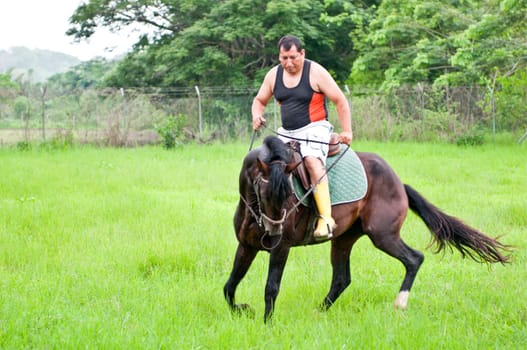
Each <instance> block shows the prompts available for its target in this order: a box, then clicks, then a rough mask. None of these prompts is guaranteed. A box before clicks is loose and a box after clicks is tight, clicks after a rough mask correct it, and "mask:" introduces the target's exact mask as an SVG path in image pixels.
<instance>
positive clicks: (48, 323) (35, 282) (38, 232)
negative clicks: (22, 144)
mask: <svg viewBox="0 0 527 350" xmlns="http://www.w3.org/2000/svg"><path fill="white" fill-rule="evenodd" d="M247 147H248V144H245V143H243V144H241V143H239V144H231V145H214V146H198V145H188V146H185V147H183V148H177V149H175V150H173V151H166V150H164V149H162V148H161V147H146V148H136V149H96V148H83V147H76V148H69V149H66V150H61V151H58V150H44V149H38V148H37V149H35V148H34V149H33V150H30V151H17V150H16V149H13V148H3V149H0V348H2V349H20V348H38V349H47V348H61V349H62V348H69V349H77V348H103V349H116V348H119V349H122V348H132V349H151V348H178V349H179V348H184V349H198V348H199V349H224V348H227V349H228V348H231V349H263V348H266V349H314V348H324V349H333V348H335V349H336V348H338V349H350V348H360V349H372V348H375V349H392V348H399V349H516V348H522V345H521V344H524V345H525V344H526V343H527V256H526V253H525V248H526V246H527V238H526V237H525V234H526V228H527V197H526V196H525V194H526V190H527V187H526V185H527V165H526V161H525V159H526V158H525V152H526V150H525V147H522V146H517V145H501V144H500V145H491V144H489V145H484V146H479V147H457V146H454V145H445V144H442V145H436V144H418V143H414V144H412V143H373V142H370V143H366V142H363V143H360V142H358V143H357V144H355V145H354V148H355V149H356V150H361V151H372V152H376V153H379V154H381V155H382V156H383V157H384V158H385V159H386V160H387V161H388V162H389V163H390V164H391V165H392V166H393V167H394V169H395V170H396V172H397V173H398V174H399V175H400V177H401V178H402V179H403V181H404V182H405V183H408V184H411V185H412V186H413V187H415V188H416V189H417V190H418V191H420V192H421V193H422V194H423V195H424V196H425V197H426V198H428V199H429V200H430V201H431V202H432V203H434V204H435V205H437V206H439V207H441V208H442V209H444V210H445V211H447V212H448V213H450V214H453V215H455V216H458V217H460V218H461V219H463V220H464V221H465V222H467V223H469V224H470V225H472V226H474V227H477V228H478V229H480V230H482V231H484V232H486V233H488V234H489V235H491V236H498V235H504V236H503V237H502V238H501V239H502V240H503V242H505V243H508V244H513V245H516V246H517V248H518V249H517V251H516V252H515V254H514V262H513V264H511V265H509V266H501V265H499V266H492V267H491V268H490V269H489V268H487V267H486V266H485V265H479V264H477V263H475V262H472V261H470V260H463V259H461V258H460V256H459V254H457V253H456V254H450V253H446V254H444V255H443V254H439V255H434V254H432V252H431V251H430V250H427V249H426V247H427V245H428V243H429V240H430V234H429V233H428V232H427V230H426V228H425V226H424V224H423V223H422V222H421V221H420V220H419V219H418V218H417V217H416V216H415V215H413V214H410V215H409V217H408V219H407V221H406V224H405V226H404V227H403V237H404V239H405V241H406V242H407V243H408V244H410V245H411V246H412V247H414V248H416V249H419V250H421V251H423V252H424V254H425V263H424V264H423V266H422V268H421V270H420V273H419V274H418V276H417V279H416V283H415V285H414V288H413V290H412V293H411V294H410V301H409V309H408V310H407V311H406V312H396V311H394V310H393V308H392V302H393V299H394V298H395V296H396V294H397V290H398V288H399V286H400V283H401V281H402V277H403V272H404V271H403V267H402V265H401V264H400V263H399V262H397V261H396V260H394V259H392V258H390V257H388V256H387V255H385V254H384V253H382V252H380V251H379V250H377V249H375V248H374V247H373V246H372V244H371V243H370V242H369V240H368V239H367V238H364V239H362V240H360V241H359V242H358V243H357V244H356V246H355V247H354V251H353V253H352V259H351V267H352V284H351V286H350V287H349V288H348V289H347V290H346V291H345V292H344V293H343V295H342V296H341V297H340V299H339V300H338V301H337V303H336V304H335V305H334V306H333V307H332V308H331V309H330V311H329V312H320V311H318V310H317V306H318V304H319V303H320V302H321V301H322V299H323V297H324V296H325V294H326V293H327V291H328V288H329V283H330V280H331V267H330V263H329V248H330V246H329V244H324V245H318V246H313V247H301V248H295V249H293V250H292V252H291V255H290V258H289V261H288V264H287V266H286V270H285V273H284V278H283V283H282V289H281V292H280V294H279V297H278V300H277V305H276V312H275V315H274V316H275V317H274V321H273V323H272V325H264V324H263V310H264V301H263V294H264V286H265V279H266V274H267V260H268V259H267V258H268V256H267V254H266V253H260V255H259V256H258V257H257V259H256V261H255V262H254V264H253V266H252V267H251V270H250V271H249V273H248V274H247V276H246V278H245V279H244V280H243V281H242V283H241V284H240V286H239V288H238V290H237V295H236V297H237V301H238V302H247V303H249V304H251V305H252V306H253V307H254V308H255V310H256V318H255V319H251V318H248V317H236V316H234V315H232V314H231V313H230V312H229V310H228V307H227V304H226V302H225V301H224V300H223V291H222V289H223V284H224V283H225V282H226V280H227V278H228V275H229V273H230V269H231V266H232V260H233V257H234V252H235V249H236V245H237V242H236V240H235V237H234V233H233V229H232V216H233V213H234V209H235V206H236V203H237V199H238V188H237V185H238V179H237V177H238V171H239V168H240V166H241V162H242V158H243V156H244V155H245V153H246V152H247Z"/></svg>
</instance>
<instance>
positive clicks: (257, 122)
mask: <svg viewBox="0 0 527 350" xmlns="http://www.w3.org/2000/svg"><path fill="white" fill-rule="evenodd" d="M276 71H277V69H276V67H275V68H272V69H271V70H270V71H269V72H267V74H266V75H265V78H264V80H263V82H262V85H261V86H260V89H259V90H258V93H257V94H256V96H255V97H254V99H253V104H252V107H251V114H252V117H253V129H254V130H258V129H259V128H260V127H261V126H262V124H264V123H265V118H264V112H265V106H267V103H268V102H269V100H270V99H271V97H273V87H274V81H275V78H276Z"/></svg>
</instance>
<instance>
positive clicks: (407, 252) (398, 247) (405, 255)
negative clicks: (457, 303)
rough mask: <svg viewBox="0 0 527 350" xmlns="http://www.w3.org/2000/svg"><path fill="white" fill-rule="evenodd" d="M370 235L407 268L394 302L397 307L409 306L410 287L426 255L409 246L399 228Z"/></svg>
mask: <svg viewBox="0 0 527 350" xmlns="http://www.w3.org/2000/svg"><path fill="white" fill-rule="evenodd" d="M369 236H370V239H371V240H372V242H373V244H374V245H375V246H376V247H377V248H379V249H380V250H382V251H384V252H386V253H387V254H389V255H391V256H393V257H394V258H396V259H398V260H399V261H400V262H402V263H403V265H404V267H405V269H406V274H405V276H404V280H403V283H402V285H401V288H400V289H399V294H398V295H397V298H396V299H395V302H394V306H395V308H397V309H403V310H405V309H406V308H407V306H408V296H409V293H410V289H411V288H412V285H413V283H414V280H415V276H416V275H417V271H418V270H419V267H420V266H421V264H422V263H423V260H424V256H423V254H422V253H421V252H418V251H417V250H414V249H412V248H410V247H409V246H407V245H406V243H404V242H403V240H402V239H401V237H400V236H399V231H398V230H397V231H396V232H395V233H389V234H384V235H374V234H370V235H369Z"/></svg>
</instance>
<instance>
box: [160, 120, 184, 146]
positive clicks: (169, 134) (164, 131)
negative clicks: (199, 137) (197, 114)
mask: <svg viewBox="0 0 527 350" xmlns="http://www.w3.org/2000/svg"><path fill="white" fill-rule="evenodd" d="M186 122H187V117H186V116H185V115H183V114H178V116H177V117H174V116H173V115H169V116H168V117H167V118H166V120H165V122H164V123H163V124H161V125H156V131H157V133H158V134H159V136H161V138H162V139H163V146H164V147H165V148H166V149H171V148H174V147H175V146H176V144H178V143H179V142H181V140H182V138H183V128H184V127H185V124H186Z"/></svg>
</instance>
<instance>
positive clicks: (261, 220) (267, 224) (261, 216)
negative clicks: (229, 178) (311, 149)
mask: <svg viewBox="0 0 527 350" xmlns="http://www.w3.org/2000/svg"><path fill="white" fill-rule="evenodd" d="M264 127H266V126H265V124H264ZM266 128H267V127H266ZM272 131H273V133H275V134H276V135H278V136H284V137H287V138H290V139H292V140H297V141H307V140H303V139H297V138H293V137H291V136H286V135H281V134H279V133H278V132H276V131H274V130H272ZM255 136H256V130H255V131H254V133H253V136H252V138H251V145H250V146H249V151H251V149H252V147H253V143H254V140H255ZM312 142H319V143H324V142H321V141H314V140H313V141H312ZM325 143H326V144H327V142H325ZM349 148H350V147H349V146H348V147H347V148H346V149H345V150H344V152H342V153H341V154H340V155H339V157H338V158H337V160H336V161H335V162H334V163H333V164H332V165H331V166H330V167H329V168H327V169H326V171H325V174H324V175H323V176H322V177H321V178H320V179H319V180H318V181H317V182H316V183H318V182H320V180H321V179H322V178H323V177H324V176H326V175H327V174H328V173H329V171H330V170H331V169H333V167H334V166H335V165H337V163H338V162H339V161H340V160H341V159H342V157H343V156H344V154H345V153H346V152H347V151H348V150H349ZM291 177H292V175H291V174H289V181H290V183H292V180H291ZM261 182H265V183H268V180H267V179H264V178H263V176H262V174H258V176H257V177H256V178H255V179H254V180H253V190H254V193H255V194H256V203H257V208H258V209H257V211H258V213H257V212H256V211H255V210H254V209H253V207H252V206H251V205H250V203H249V202H248V201H247V199H245V197H244V196H243V194H241V193H240V198H241V200H242V201H243V203H244V204H245V206H246V207H247V208H248V209H249V212H250V213H251V215H252V216H253V218H254V219H255V220H256V223H257V224H258V227H260V229H262V230H263V231H264V234H263V235H262V238H261V240H260V241H261V242H260V243H261V244H262V246H263V247H264V248H266V249H269V250H272V249H274V248H276V247H277V246H278V245H279V244H280V242H281V240H282V232H283V226H284V223H285V222H286V220H287V219H288V218H289V216H290V215H291V214H292V213H293V212H295V211H297V209H298V207H299V206H300V205H301V204H302V203H303V202H304V200H305V199H306V198H307V197H308V196H309V195H310V194H311V193H312V192H313V190H314V186H313V185H311V186H310V188H309V189H308V190H307V191H306V193H304V195H303V196H302V198H299V200H298V201H297V202H296V203H295V204H293V206H292V207H291V208H290V209H289V210H288V209H285V208H282V217H281V218H280V219H277V220H275V219H272V218H270V217H269V216H267V215H266V214H265V213H264V212H263V211H262V205H261V199H260V184H261ZM276 225H280V229H279V230H278V233H269V232H271V230H270V228H271V227H273V226H276ZM265 236H269V237H272V236H280V239H279V240H278V242H277V243H276V244H275V245H274V246H272V247H266V246H265V244H264V243H263V240H264V238H265Z"/></svg>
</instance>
